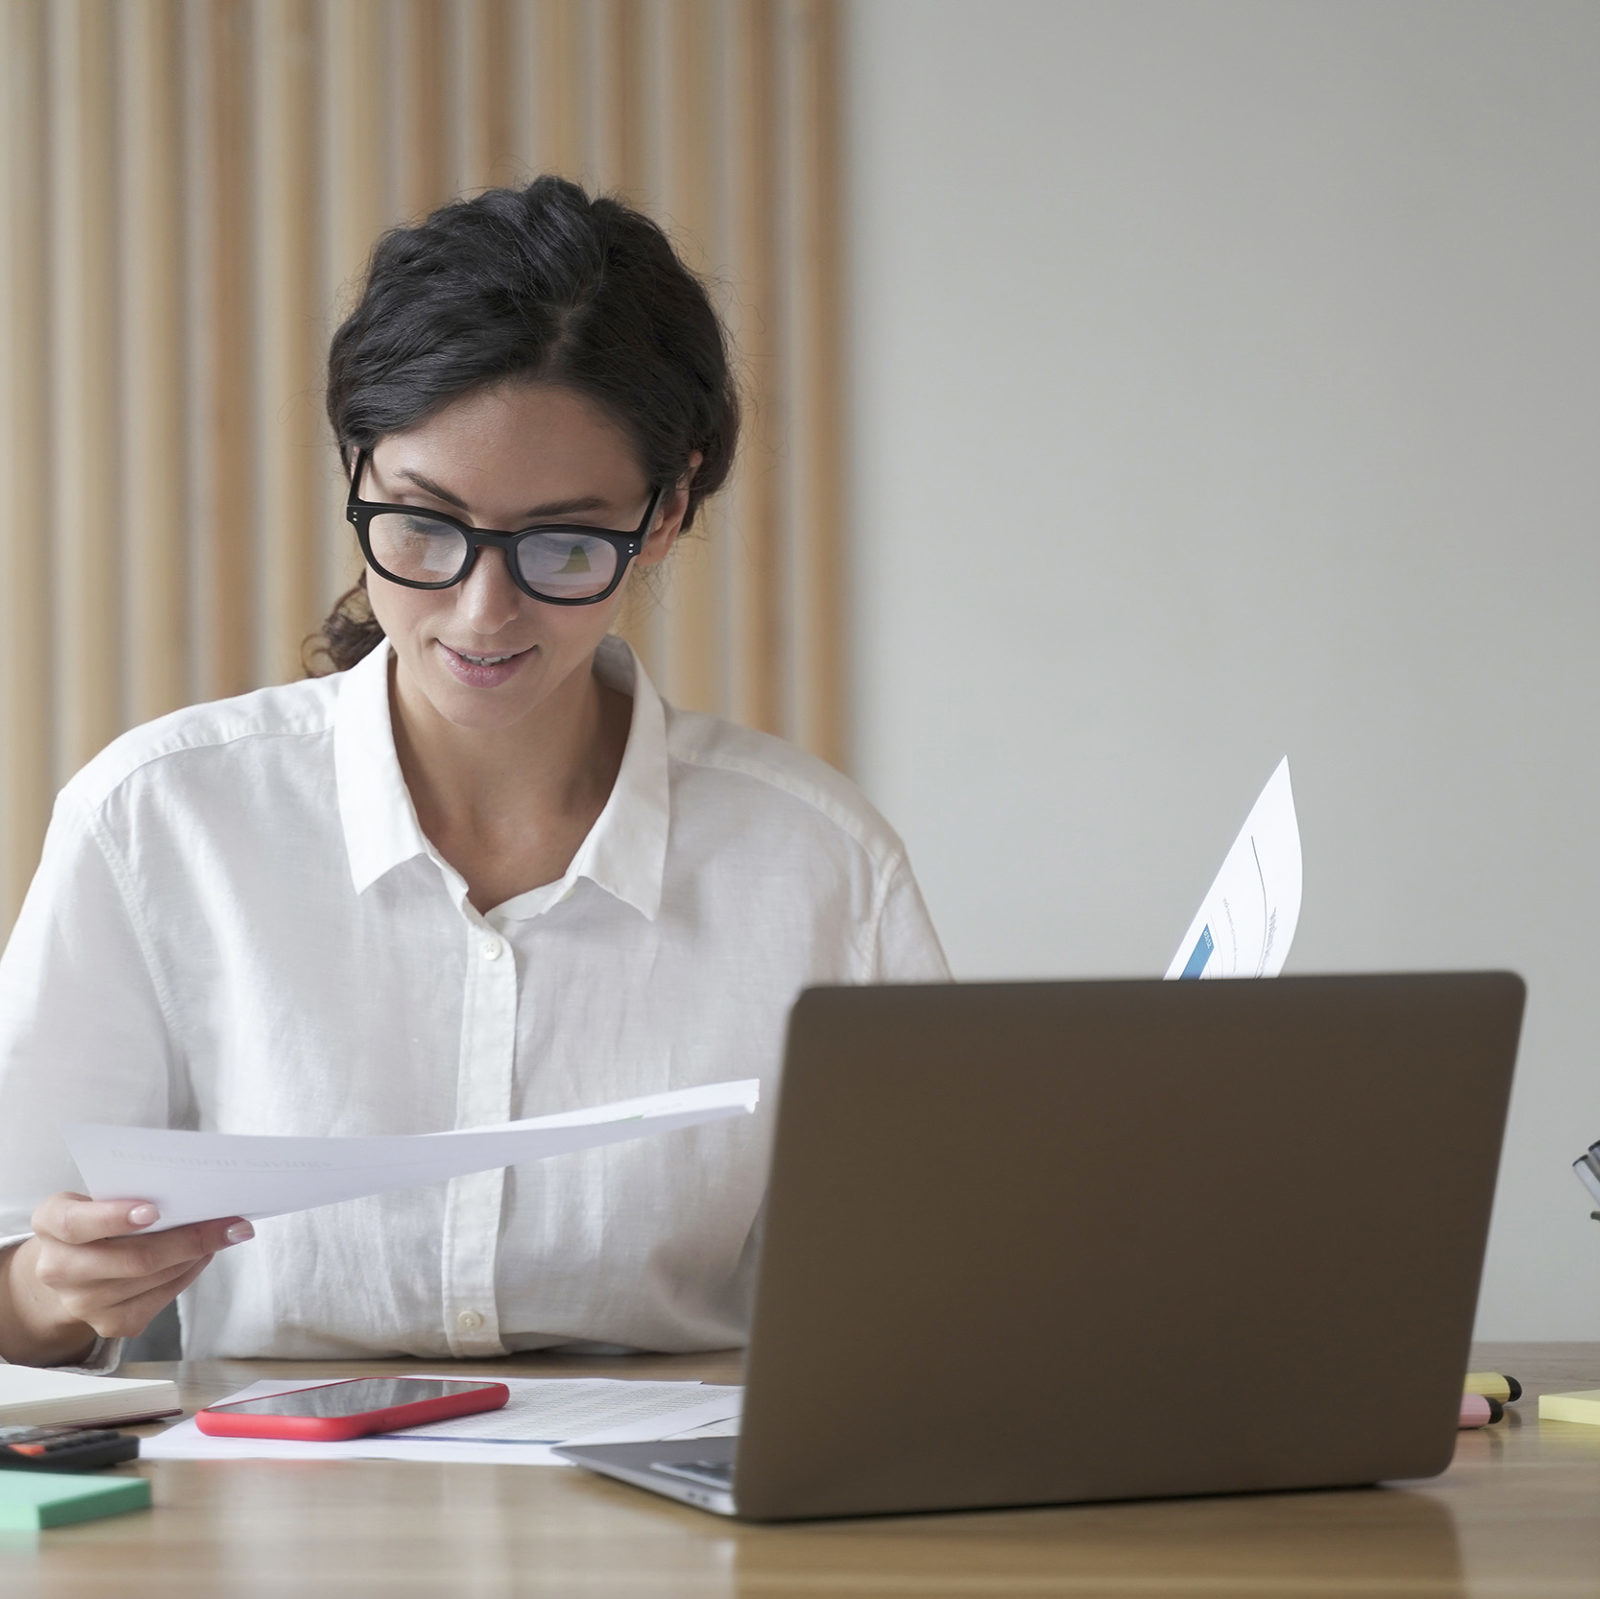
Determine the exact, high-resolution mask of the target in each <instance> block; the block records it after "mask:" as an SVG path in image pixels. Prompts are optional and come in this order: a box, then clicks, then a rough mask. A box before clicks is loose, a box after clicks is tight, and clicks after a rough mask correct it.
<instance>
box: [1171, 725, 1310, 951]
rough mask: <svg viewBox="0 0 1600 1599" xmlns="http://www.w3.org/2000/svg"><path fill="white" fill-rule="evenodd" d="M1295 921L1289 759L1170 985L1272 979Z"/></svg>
mask: <svg viewBox="0 0 1600 1599" xmlns="http://www.w3.org/2000/svg"><path fill="white" fill-rule="evenodd" d="M1299 920H1300V824H1299V822H1298V821H1297V820H1296V819H1295V814H1294V791H1293V790H1292V789H1291V788H1290V786H1289V758H1288V757H1287V756H1285V757H1284V758H1283V759H1282V760H1281V761H1279V762H1278V769H1277V771H1275V772H1274V773H1273V774H1272V776H1271V777H1270V778H1269V779H1268V780H1267V786H1266V787H1265V788H1264V789H1262V791H1261V797H1260V798H1259V799H1258V800H1257V801H1256V802H1255V804H1254V806H1252V807H1251V810H1250V814H1249V815H1248V816H1247V817H1246V818H1245V821H1244V827H1243V828H1242V829H1241V830H1240V833H1239V836H1238V837H1237V838H1236V839H1235V840H1234V841H1233V848H1232V849H1230V850H1229V851H1228V855H1227V859H1225V860H1224V861H1223V863H1222V870H1221V871H1220V872H1218V873H1217V880H1216V882H1214V883H1213V884H1212V885H1211V888H1210V891H1209V892H1208V893H1207V894H1206V897H1205V899H1204V900H1203V901H1202V902H1201V905H1200V909H1199V910H1198V911H1197V912H1196V913H1195V918H1194V920H1193V922H1191V923H1190V924H1189V931H1188V932H1187V933H1185V934H1184V935H1183V942H1182V943H1181V944H1179V945H1178V953H1177V954H1176V955H1174V956H1173V957H1172V964H1171V965H1170V966H1169V967H1168V968H1167V976H1168V977H1276V976H1277V975H1278V973H1279V972H1281V971H1282V970H1283V963H1284V961H1285V959H1286V958H1287V957H1288V954H1289V946H1290V945H1291V944H1292V943H1293V942H1294V930H1295V926H1296V924H1297V923H1298V922H1299Z"/></svg>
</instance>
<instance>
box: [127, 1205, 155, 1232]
mask: <svg viewBox="0 0 1600 1599" xmlns="http://www.w3.org/2000/svg"><path fill="white" fill-rule="evenodd" d="M128 1220H129V1221H131V1222H132V1223H133V1225H134V1226H135V1227H148V1226H149V1225H150V1223H151V1222H153V1221H160V1220H161V1212H160V1211H159V1210H157V1209H156V1207H155V1206H154V1205H135V1206H134V1207H133V1209H132V1210H130V1211H129V1212H128Z"/></svg>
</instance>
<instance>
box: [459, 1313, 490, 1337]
mask: <svg viewBox="0 0 1600 1599" xmlns="http://www.w3.org/2000/svg"><path fill="white" fill-rule="evenodd" d="M482 1325H483V1317H482V1316H480V1315H479V1314H478V1312H477V1311H475V1310H463V1311H462V1312H461V1314H460V1315H459V1316H457V1317H456V1326H458V1327H459V1328H460V1329H461V1330H462V1332H476V1331H477V1330H478V1329H479V1328H480V1327H481V1326H482Z"/></svg>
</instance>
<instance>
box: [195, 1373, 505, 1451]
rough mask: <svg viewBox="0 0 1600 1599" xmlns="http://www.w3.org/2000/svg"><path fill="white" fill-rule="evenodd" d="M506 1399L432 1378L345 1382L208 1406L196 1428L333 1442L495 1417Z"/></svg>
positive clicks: (487, 1385) (496, 1391)
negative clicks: (482, 1413)
mask: <svg viewBox="0 0 1600 1599" xmlns="http://www.w3.org/2000/svg"><path fill="white" fill-rule="evenodd" d="M510 1397H511V1390H510V1389H509V1388H507V1387H506V1385H505V1384H504V1383H503V1382H441V1381H439V1380H438V1379H436V1378H432V1377H347V1378H345V1379H343V1380H342V1381H340V1382H328V1383H319V1384H318V1385H317V1387H315V1388H295V1389H292V1390H290V1392H288V1393H286V1394H269V1395H268V1396H267V1397H266V1398H265V1399H239V1400H235V1401H234V1402H233V1403H232V1404H226V1405H208V1406H207V1407H206V1408H205V1409H204V1410H202V1411H199V1412H197V1413H196V1415H195V1418H194V1419H195V1424H196V1426H198V1427H199V1429H200V1431H201V1432H203V1433H208V1434H209V1435H210V1436H211V1437H213V1438H298V1439H300V1440H302V1441H305V1442H309V1443H325V1444H331V1443H338V1442H340V1441H341V1440H342V1439H345V1438H362V1437H365V1436H366V1434H368V1433H373V1432H395V1431H398V1430H399V1429H400V1428H401V1427H420V1426H422V1425H423V1423H424V1422H429V1421H444V1420H446V1419H447V1418H448V1417H450V1416H466V1415H470V1414H471V1413H472V1412H473V1411H475V1410H498V1409H499V1408H500V1407H501V1405H503V1404H504V1403H505V1402H506V1401H507V1400H508V1399H509V1398H510Z"/></svg>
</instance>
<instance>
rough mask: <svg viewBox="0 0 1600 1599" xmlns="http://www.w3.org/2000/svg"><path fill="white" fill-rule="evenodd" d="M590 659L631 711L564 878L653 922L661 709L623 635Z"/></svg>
mask: <svg viewBox="0 0 1600 1599" xmlns="http://www.w3.org/2000/svg"><path fill="white" fill-rule="evenodd" d="M594 662H595V664H594V670H595V676H596V677H598V678H599V679H600V681H601V682H602V683H603V684H605V686H606V687H607V688H614V689H616V690H617V691H618V692H619V693H622V694H627V695H629V696H631V697H632V700H633V715H632V717H631V719H630V721H629V723H628V743H627V747H626V748H625V749H624V750H623V752H622V766H621V767H620V769H619V770H618V772H617V780H616V782H615V783H614V784H613V785H612V789H611V796H610V798H609V799H608V800H607V801H606V805H605V809H604V810H603V811H601V813H600V815H599V817H598V819H597V820H596V821H595V824H594V826H593V827H591V828H590V829H589V836H588V837H587V838H586V839H584V841H583V843H582V844H580V845H579V846H578V853H577V854H576V855H575V856H573V859H572V865H571V866H570V867H569V868H568V869H567V875H566V879H565V881H566V882H567V883H569V884H570V883H572V882H575V881H576V880H577V879H578V878H579V877H587V878H589V879H590V881H591V882H593V883H595V884H596V885H597V886H598V887H600V888H603V889H605V891H606V892H607V893H608V894H611V895H613V896H614V897H615V898H617V899H620V900H622V901H623V903H624V904H627V905H631V906H633V908H634V909H635V910H636V911H638V912H639V914H640V915H641V916H643V917H645V918H646V920H648V921H654V920H655V917H656V913H657V912H658V911H659V910H660V909H661V883H662V879H663V877H664V876H665V874H666V866H667V829H668V823H669V820H670V817H671V801H670V792H669V784H668V763H667V715H666V709H665V707H664V706H663V705H662V703H661V696H660V695H659V694H657V693H656V689H655V685H654V684H653V683H652V682H651V681H650V676H649V674H648V673H647V672H646V671H645V669H644V666H643V665H642V663H641V662H640V660H639V657H638V656H637V655H635V654H634V653H633V650H632V649H631V648H630V647H629V646H628V644H627V643H626V642H625V641H624V640H622V639H620V638H616V637H615V636H613V637H609V638H606V639H603V640H602V641H601V644H600V648H599V649H598V650H597V651H596V652H595V658H594ZM510 903H511V905H515V904H516V901H515V900H513V901H511V902H510ZM507 908H508V910H509V908H510V906H508V907H507Z"/></svg>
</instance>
